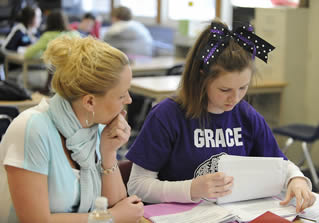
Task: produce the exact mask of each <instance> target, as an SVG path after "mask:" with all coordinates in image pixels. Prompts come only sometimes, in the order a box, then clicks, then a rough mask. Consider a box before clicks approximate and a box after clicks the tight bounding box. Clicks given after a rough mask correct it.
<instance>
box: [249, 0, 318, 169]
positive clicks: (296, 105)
mask: <svg viewBox="0 0 319 223" xmlns="http://www.w3.org/2000/svg"><path fill="white" fill-rule="evenodd" d="M318 11H319V1H318V0H310V1H309V8H298V9H291V8H290V9H287V8H286V9H285V8H279V9H261V10H260V11H258V9H257V10H256V24H255V25H256V33H257V34H260V35H261V36H264V37H265V38H266V36H267V38H266V39H267V40H269V39H271V41H270V42H271V43H274V45H275V46H276V47H277V48H276V50H275V51H274V52H272V53H271V54H272V55H270V57H269V63H268V64H267V65H264V64H262V65H263V66H264V67H259V68H261V71H262V74H263V76H264V77H263V78H264V79H274V80H282V81H285V82H287V84H288V85H287V87H286V88H285V90H284V93H283V95H282V103H281V118H280V121H281V122H280V125H285V124H290V123H307V124H311V125H317V124H319V103H318V101H319V100H318V97H319V87H318V83H319V71H318V70H319V42H318V36H319V14H318ZM257 65H258V64H257ZM276 138H277V140H278V143H279V145H280V147H281V148H282V147H283V146H284V143H285V141H286V138H285V137H279V136H276ZM311 154H312V159H313V161H314V162H315V165H316V166H317V167H318V168H319V141H318V142H317V143H315V144H314V145H313V150H312V153H311ZM287 156H288V158H289V159H291V160H292V161H294V162H298V161H299V160H300V158H301V157H302V156H303V153H302V151H301V145H300V143H296V144H294V145H293V146H292V147H291V148H289V150H288V153H287Z"/></svg>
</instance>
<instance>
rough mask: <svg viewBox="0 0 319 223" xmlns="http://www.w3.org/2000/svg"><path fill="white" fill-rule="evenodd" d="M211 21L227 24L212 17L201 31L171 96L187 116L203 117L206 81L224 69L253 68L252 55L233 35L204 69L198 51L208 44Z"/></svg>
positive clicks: (206, 98)
mask: <svg viewBox="0 0 319 223" xmlns="http://www.w3.org/2000/svg"><path fill="white" fill-rule="evenodd" d="M214 24H220V25H222V26H223V27H224V28H225V29H226V28H227V29H228V27H227V25H225V24H223V23H221V22H220V21H217V20H214V21H213V22H212V23H211V25H209V26H207V27H206V29H205V30H204V31H203V32H202V33H201V34H200V36H199V37H198V39H197V41H196V42H195V44H194V45H193V47H192V48H191V50H190V52H189V53H188V55H187V58H186V65H185V69H184V72H183V74H182V78H181V82H180V86H179V88H178V91H177V97H176V98H175V99H174V100H175V101H176V102H177V103H179V104H180V105H181V106H182V108H183V109H185V112H186V116H187V117H188V118H205V117H206V115H207V106H208V96H207V87H208V85H209V84H210V83H211V82H212V81H213V80H215V79H216V78H217V77H219V76H220V75H221V74H223V73H225V72H234V71H240V72H241V71H243V70H244V69H245V68H247V67H249V68H251V70H252V72H253V73H254V72H255V65H254V62H253V60H252V55H251V54H250V53H249V52H247V51H246V50H244V49H243V48H242V47H241V46H239V45H238V44H237V43H236V42H235V41H234V40H233V39H232V38H231V39H230V41H229V45H228V46H227V47H226V48H225V49H224V50H223V51H222V53H221V54H220V55H219V56H218V57H217V59H216V60H215V61H214V62H213V63H211V65H210V66H209V68H208V69H203V61H202V60H201V58H200V53H201V52H202V51H203V49H204V48H205V47H206V46H207V44H208V42H209V38H210V29H211V27H213V26H214Z"/></svg>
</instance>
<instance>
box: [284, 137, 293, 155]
mask: <svg viewBox="0 0 319 223" xmlns="http://www.w3.org/2000/svg"><path fill="white" fill-rule="evenodd" d="M293 142H294V139H293V138H288V139H287V141H286V143H285V147H284V148H282V149H281V150H282V152H283V153H284V154H286V152H287V149H288V147H289V146H291V144H293Z"/></svg>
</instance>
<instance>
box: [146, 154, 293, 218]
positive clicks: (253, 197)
mask: <svg viewBox="0 0 319 223" xmlns="http://www.w3.org/2000/svg"><path fill="white" fill-rule="evenodd" d="M216 165H217V166H216V169H217V170H218V172H224V173H225V174H226V175H228V176H233V177H234V185H233V188H232V193H231V194H230V195H227V196H224V197H222V198H218V199H215V200H214V201H216V203H217V204H216V203H213V202H211V201H209V200H207V199H205V201H201V202H200V203H197V204H177V203H163V204H155V205H148V206H145V217H146V218H148V219H150V220H151V221H152V222H155V223H171V222H177V223H191V222H201V223H206V222H207V223H208V222H210V223H211V222H213V223H214V222H216V223H217V222H232V221H239V222H247V221H251V220H253V219H255V218H256V217H258V216H260V215H262V214H264V213H265V212H267V211H271V212H272V213H274V214H276V215H278V216H281V217H289V216H296V215H297V214H296V208H295V206H293V205H292V204H291V205H288V206H281V205H280V204H279V203H280V199H278V198H277V197H275V196H276V195H279V194H280V193H281V191H282V189H283V186H284V183H285V179H286V175H287V161H285V160H284V159H283V158H280V157H274V158H273V157H242V156H231V155H222V156H220V157H219V158H218V162H216Z"/></svg>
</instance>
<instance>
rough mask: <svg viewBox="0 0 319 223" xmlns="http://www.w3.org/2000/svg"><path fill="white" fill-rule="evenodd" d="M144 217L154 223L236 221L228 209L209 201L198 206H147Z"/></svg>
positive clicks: (216, 222)
mask: <svg viewBox="0 0 319 223" xmlns="http://www.w3.org/2000/svg"><path fill="white" fill-rule="evenodd" d="M144 217H146V218H148V219H149V220H151V221H152V222H154V223H172V222H178V223H191V222H200V223H219V222H232V221H235V220H236V216H235V215H233V214H232V213H231V212H230V211H228V210H227V209H225V208H223V207H220V206H218V205H216V204H213V203H211V202H208V201H202V202H200V203H197V204H177V203H163V204H154V205H146V206H145V207H144Z"/></svg>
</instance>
